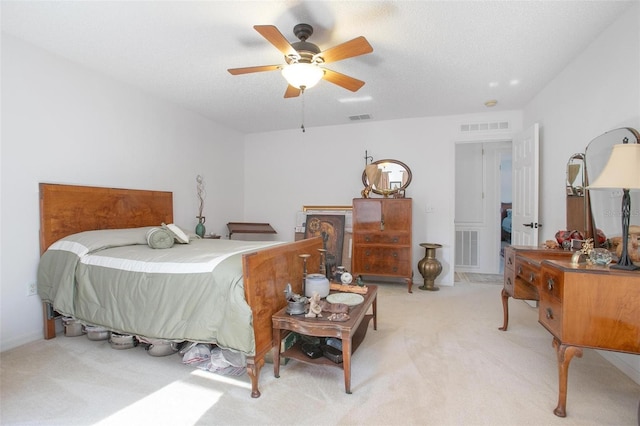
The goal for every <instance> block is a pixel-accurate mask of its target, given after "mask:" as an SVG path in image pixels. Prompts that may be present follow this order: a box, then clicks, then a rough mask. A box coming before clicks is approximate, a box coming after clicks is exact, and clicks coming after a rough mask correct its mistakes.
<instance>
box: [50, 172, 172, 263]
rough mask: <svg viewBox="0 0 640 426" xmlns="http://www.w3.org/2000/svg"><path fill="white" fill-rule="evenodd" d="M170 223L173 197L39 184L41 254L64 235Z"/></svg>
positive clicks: (135, 190) (155, 192)
mask: <svg viewBox="0 0 640 426" xmlns="http://www.w3.org/2000/svg"><path fill="white" fill-rule="evenodd" d="M163 222H164V223H173V193H171V192H166V191H145V190H138V189H117V188H102V187H94V186H77V185H59V184H50V183H41V184H40V253H41V254H42V253H44V251H45V250H46V249H47V248H48V247H49V246H50V245H51V244H53V243H54V242H56V241H57V240H59V239H60V238H63V237H66V236H67V235H71V234H75V233H78V232H82V231H90V230H94V229H121V228H137V227H142V226H158V225H160V224H161V223H163Z"/></svg>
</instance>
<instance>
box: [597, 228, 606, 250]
mask: <svg viewBox="0 0 640 426" xmlns="http://www.w3.org/2000/svg"><path fill="white" fill-rule="evenodd" d="M596 241H597V242H598V246H601V245H602V244H604V243H606V242H607V236H606V235H604V232H602V229H596Z"/></svg>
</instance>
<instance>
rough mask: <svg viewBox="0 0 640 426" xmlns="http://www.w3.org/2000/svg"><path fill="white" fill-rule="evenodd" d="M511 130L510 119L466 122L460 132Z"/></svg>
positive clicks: (461, 126)
mask: <svg viewBox="0 0 640 426" xmlns="http://www.w3.org/2000/svg"><path fill="white" fill-rule="evenodd" d="M504 130H509V122H508V121H494V122H489V123H465V124H461V125H460V132H462V133H470V132H495V131H504Z"/></svg>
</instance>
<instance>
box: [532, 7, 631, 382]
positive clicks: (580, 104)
mask: <svg viewBox="0 0 640 426" xmlns="http://www.w3.org/2000/svg"><path fill="white" fill-rule="evenodd" d="M639 24H640V5H639V4H635V5H634V6H633V7H632V8H631V9H630V10H629V11H628V13H625V14H624V15H623V16H622V17H621V18H620V19H618V20H617V22H614V23H613V24H612V25H611V26H610V27H609V28H608V29H607V30H606V31H605V32H603V33H602V34H601V35H600V37H598V39H597V40H595V41H594V42H593V43H592V44H591V46H589V48H588V49H586V50H585V51H584V52H583V53H582V54H581V55H580V56H579V57H577V58H576V60H574V61H573V62H572V63H571V64H570V65H569V66H568V67H567V68H566V69H565V70H564V71H563V72H562V73H560V74H559V75H558V76H557V77H556V78H555V79H554V80H553V81H552V82H551V83H550V84H549V85H548V86H547V87H546V88H545V89H544V90H543V91H541V92H540V93H539V94H538V95H537V96H536V97H535V99H533V101H532V102H531V103H530V104H529V105H528V106H527V108H526V109H525V111H524V125H525V127H526V126H529V125H531V124H533V123H534V122H539V123H540V126H541V143H540V147H541V156H540V164H541V168H542V170H541V177H542V179H541V182H540V183H541V185H540V193H541V194H542V195H543V196H542V197H541V199H540V212H541V214H540V217H541V223H543V224H544V228H543V232H542V234H543V235H545V239H549V238H551V236H552V235H553V233H555V231H556V230H559V229H565V210H564V209H559V208H558V206H564V205H565V189H564V182H565V165H566V162H567V161H568V160H569V157H570V156H571V154H573V153H575V152H584V149H585V147H586V146H587V144H588V143H589V142H590V141H591V140H592V139H594V138H595V137H597V136H599V135H600V134H602V133H604V132H606V131H609V130H612V129H615V128H618V127H625V126H628V127H633V128H635V129H640V32H639V31H638V25H639ZM638 284H639V285H640V277H639V283H638ZM601 353H602V355H603V356H605V357H606V358H607V359H609V360H610V361H612V362H613V363H614V364H615V365H616V366H617V367H618V368H620V369H621V370H623V371H624V372H625V373H627V375H629V376H630V377H631V378H632V379H634V380H635V381H636V382H638V383H640V356H638V355H628V354H618V353H614V352H601Z"/></svg>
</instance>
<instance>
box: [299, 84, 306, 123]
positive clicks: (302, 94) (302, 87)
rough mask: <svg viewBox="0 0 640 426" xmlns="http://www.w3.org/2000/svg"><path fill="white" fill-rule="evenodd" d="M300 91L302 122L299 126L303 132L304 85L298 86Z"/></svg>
mask: <svg viewBox="0 0 640 426" xmlns="http://www.w3.org/2000/svg"><path fill="white" fill-rule="evenodd" d="M300 92H301V96H302V124H301V125H300V128H301V129H302V133H305V132H306V130H305V128H304V86H300Z"/></svg>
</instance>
